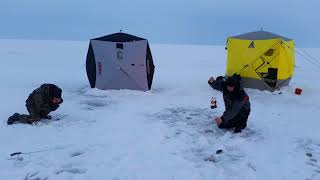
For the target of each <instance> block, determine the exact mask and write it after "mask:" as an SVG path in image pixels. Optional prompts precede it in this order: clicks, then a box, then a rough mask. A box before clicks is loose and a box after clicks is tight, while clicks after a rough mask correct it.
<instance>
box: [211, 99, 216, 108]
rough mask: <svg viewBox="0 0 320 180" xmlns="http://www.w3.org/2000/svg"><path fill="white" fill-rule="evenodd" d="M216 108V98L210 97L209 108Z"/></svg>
mask: <svg viewBox="0 0 320 180" xmlns="http://www.w3.org/2000/svg"><path fill="white" fill-rule="evenodd" d="M215 108H217V100H216V98H214V97H212V98H211V109H215Z"/></svg>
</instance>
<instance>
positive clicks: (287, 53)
mask: <svg viewBox="0 0 320 180" xmlns="http://www.w3.org/2000/svg"><path fill="white" fill-rule="evenodd" d="M294 66H295V57H294V41H293V40H292V39H289V38H286V37H283V36H279V35H277V34H274V33H271V32H267V31H256V32H250V33H246V34H241V35H238V36H233V37H229V38H228V40H227V68H226V76H232V75H233V74H235V73H237V74H240V76H241V77H242V85H243V86H244V87H248V88H255V89H261V90H270V91H274V90H277V89H279V88H281V87H283V86H287V85H288V84H289V81H290V80H291V78H292V76H293V74H294Z"/></svg>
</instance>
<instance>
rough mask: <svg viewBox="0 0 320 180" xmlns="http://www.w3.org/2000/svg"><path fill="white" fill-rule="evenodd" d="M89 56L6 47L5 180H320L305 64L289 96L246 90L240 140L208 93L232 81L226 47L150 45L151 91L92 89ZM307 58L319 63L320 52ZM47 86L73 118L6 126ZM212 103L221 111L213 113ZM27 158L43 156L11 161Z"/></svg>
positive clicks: (0, 154) (313, 99) (42, 46)
mask: <svg viewBox="0 0 320 180" xmlns="http://www.w3.org/2000/svg"><path fill="white" fill-rule="evenodd" d="M87 47H88V42H63V41H28V40H0V60H1V66H0V82H1V86H0V100H1V104H2V105H1V111H0V112H1V113H0V118H1V124H0V179H1V180H2V179H3V180H16V179H17V180H24V179H25V180H32V179H38V180H44V179H53V180H91V179H95V180H98V179H101V180H102V179H103V180H107V179H110V180H157V179H159V180H181V179H183V180H207V179H208V180H209V179H210V180H211V179H259V180H260V179H266V180H270V179H272V180H275V179H279V180H280V179H281V180H282V179H299V180H300V179H320V133H318V129H319V125H320V122H319V115H320V103H319V100H320V94H319V92H320V85H319V79H318V78H319V75H320V71H319V70H317V69H316V68H314V67H313V66H312V64H310V63H308V62H307V61H305V60H304V59H302V58H301V57H300V56H298V55H297V58H296V61H297V68H296V75H295V77H294V78H293V80H292V82H291V85H290V86H289V87H286V88H283V89H282V90H281V91H278V92H273V93H271V92H263V91H258V90H252V89H248V90H247V92H248V94H249V95H250V99H251V103H252V113H251V115H250V118H249V123H248V128H247V129H246V130H245V131H244V132H243V133H242V134H240V135H234V134H232V133H231V132H228V131H224V130H220V129H218V128H217V127H216V126H215V125H214V124H213V123H212V120H213V118H214V117H215V116H218V115H220V114H221V113H222V112H223V101H222V97H221V94H220V93H219V92H216V91H213V90H212V89H211V88H210V87H209V86H208V85H207V79H208V77H209V76H211V75H213V76H217V75H222V74H223V73H224V70H225V50H224V47H223V46H191V45H190V46H187V45H152V46H151V48H152V53H153V57H154V60H155V64H156V74H155V78H154V86H153V88H152V91H150V92H138V91H130V90H120V91H100V90H96V89H90V88H89V86H88V81H87V78H86V73H85V65H84V64H85V57H86V53H87ZM307 51H308V52H310V53H311V54H312V55H313V56H315V57H317V58H318V59H320V49H307ZM45 82H50V83H55V84H57V85H58V86H60V87H61V88H62V89H63V98H64V100H65V101H64V104H63V105H62V106H61V108H60V109H59V110H57V111H56V112H54V113H53V116H56V117H58V116H61V115H67V116H66V117H64V118H62V119H61V120H59V121H46V122H41V123H39V124H37V125H34V126H30V125H23V124H17V125H13V126H8V125H7V124H6V120H7V118H8V116H10V115H12V114H13V113H14V112H20V113H26V112H27V111H26V109H25V100H26V98H27V96H28V95H29V93H30V92H31V91H32V90H33V89H34V88H37V87H38V86H40V85H41V84H42V83H45ZM295 87H300V88H302V89H303V93H302V95H301V96H296V95H294V88H295ZM280 92H281V93H280ZM212 96H215V97H217V98H218V103H219V104H218V106H219V107H218V109H216V110H211V109H209V102H210V99H211V97H212ZM218 149H222V150H223V153H222V154H215V153H216V150H218ZM19 151H21V152H25V153H28V152H33V151H40V152H35V153H31V154H24V155H22V156H20V159H10V154H11V153H13V152H19Z"/></svg>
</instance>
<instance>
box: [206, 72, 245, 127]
mask: <svg viewBox="0 0 320 180" xmlns="http://www.w3.org/2000/svg"><path fill="white" fill-rule="evenodd" d="M208 83H209V85H210V86H211V87H212V88H213V89H216V90H218V91H221V92H223V100H224V104H225V111H224V113H223V115H222V116H221V117H217V118H216V119H215V122H216V124H217V125H218V127H219V128H225V129H230V128H235V129H234V133H240V132H241V130H242V129H244V128H246V127H247V120H248V117H249V114H250V101H249V96H248V95H247V93H246V92H245V91H244V90H243V89H242V88H241V87H240V76H239V75H233V76H231V77H229V78H228V79H226V78H225V77H222V76H220V77H217V79H216V80H215V79H214V78H212V77H211V78H210V79H209V81H208Z"/></svg>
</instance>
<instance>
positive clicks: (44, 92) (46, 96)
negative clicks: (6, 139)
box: [8, 84, 63, 124]
mask: <svg viewBox="0 0 320 180" xmlns="http://www.w3.org/2000/svg"><path fill="white" fill-rule="evenodd" d="M62 103H63V99H62V90H61V89H60V88H59V87H58V86H56V85H54V84H43V85H41V86H40V87H39V88H37V89H35V90H34V91H33V92H32V93H31V94H30V95H29V97H28V99H27V100H26V107H27V110H28V112H29V114H30V115H27V116H28V119H27V120H26V119H25V118H26V117H27V116H23V118H19V120H18V121H16V122H20V123H28V124H32V123H34V122H38V121H40V120H41V119H51V116H49V114H50V112H52V111H55V110H57V109H58V108H59V105H60V104H62ZM9 123H11V121H10V122H9V119H8V124H9Z"/></svg>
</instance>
